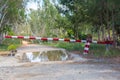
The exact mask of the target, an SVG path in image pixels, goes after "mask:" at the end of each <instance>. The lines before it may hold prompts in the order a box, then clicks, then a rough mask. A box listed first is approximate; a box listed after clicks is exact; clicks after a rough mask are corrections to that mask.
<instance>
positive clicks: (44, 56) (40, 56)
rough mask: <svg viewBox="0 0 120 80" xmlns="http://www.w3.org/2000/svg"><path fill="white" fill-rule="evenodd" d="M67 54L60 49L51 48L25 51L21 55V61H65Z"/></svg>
mask: <svg viewBox="0 0 120 80" xmlns="http://www.w3.org/2000/svg"><path fill="white" fill-rule="evenodd" d="M67 59H68V54H67V53H66V52H65V51H62V50H51V51H43V52H26V53H24V55H23V59H22V60H23V61H29V62H43V61H65V60H67Z"/></svg>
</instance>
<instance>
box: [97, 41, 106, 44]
mask: <svg viewBox="0 0 120 80" xmlns="http://www.w3.org/2000/svg"><path fill="white" fill-rule="evenodd" d="M97 44H106V43H105V42H102V41H98V42H97Z"/></svg>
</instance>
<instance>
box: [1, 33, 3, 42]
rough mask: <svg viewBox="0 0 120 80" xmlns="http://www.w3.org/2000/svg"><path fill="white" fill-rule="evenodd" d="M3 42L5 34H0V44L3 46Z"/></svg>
mask: <svg viewBox="0 0 120 80" xmlns="http://www.w3.org/2000/svg"><path fill="white" fill-rule="evenodd" d="M2 41H3V34H2V33H0V44H2Z"/></svg>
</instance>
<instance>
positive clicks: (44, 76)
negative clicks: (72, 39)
mask: <svg viewBox="0 0 120 80" xmlns="http://www.w3.org/2000/svg"><path fill="white" fill-rule="evenodd" d="M72 57H73V59H72V60H68V61H53V62H36V63H30V62H24V63H22V62H19V60H17V59H16V58H14V57H10V56H0V80H120V64H119V63H117V64H114V63H108V62H107V63H106V62H104V61H99V60H95V59H87V58H83V57H81V56H79V55H77V54H72Z"/></svg>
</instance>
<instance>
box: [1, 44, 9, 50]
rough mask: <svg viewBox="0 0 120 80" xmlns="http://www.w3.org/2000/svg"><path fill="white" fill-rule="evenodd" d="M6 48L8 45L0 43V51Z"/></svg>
mask: <svg viewBox="0 0 120 80" xmlns="http://www.w3.org/2000/svg"><path fill="white" fill-rule="evenodd" d="M7 48H8V45H6V44H0V51H6V50H7Z"/></svg>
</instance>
